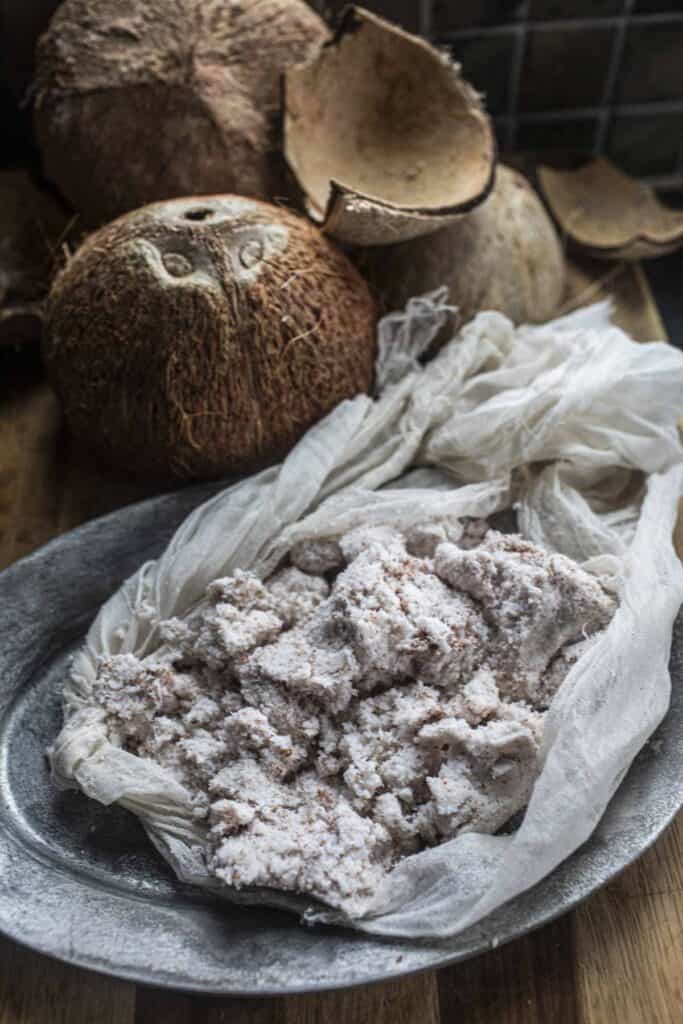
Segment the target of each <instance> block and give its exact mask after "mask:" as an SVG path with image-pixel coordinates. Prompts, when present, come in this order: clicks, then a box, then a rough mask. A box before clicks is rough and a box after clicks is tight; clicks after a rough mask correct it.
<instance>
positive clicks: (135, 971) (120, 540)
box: [0, 485, 683, 995]
mask: <svg viewBox="0 0 683 1024" xmlns="http://www.w3.org/2000/svg"><path fill="white" fill-rule="evenodd" d="M217 489H218V486H217V485H214V486H212V487H210V488H207V487H203V488H193V489H191V490H185V491H181V492H178V493H177V494H171V495H167V496H165V497H162V498H155V499H153V500H151V501H147V502H144V503H142V504H140V505H134V506H132V507H130V508H127V509H123V510H121V511H120V512H115V513H113V514H112V515H110V516H107V517H105V518H104V519H99V520H96V521H94V522H92V523H89V524H87V525H86V526H83V527H81V528H80V529H78V530H74V531H73V532H72V533H70V534H67V535H66V536H64V537H61V538H59V539H58V540H56V541H53V542H52V543H51V544H49V545H47V547H45V548H43V549H42V550H40V551H38V552H36V553H35V554H34V555H31V556H30V557H29V558H26V559H24V560H23V561H21V562H18V563H16V564H15V565H14V566H12V567H10V568H9V569H8V570H6V571H5V572H4V573H2V574H0V931H1V932H4V933H5V934H6V935H8V936H9V937H11V938H12V939H15V940H16V941H18V942H21V943H24V944H25V945H27V946H30V947H32V948H33V949H36V950H38V951H39V952H42V953H47V954H49V955H51V956H55V957H58V958H59V959H61V960H65V961H67V962H69V963H72V964H77V965H79V966H81V967H87V968H91V969H93V970H96V971H101V972H104V973H106V974H111V975H115V976H117V977H120V978H126V979H129V980H131V981H136V982H142V983H147V984H153V985H159V986H164V987H167V988H176V989H183V990H186V991H197V992H204V993H214V994H216V993H220V994H231V995H257V994H258V995H266V994H276V993H277V994H280V993H293V992H307V991H312V990H319V989H327V988H337V987H341V986H345V985H353V984H360V983H363V982H370V981H377V980H380V979H382V978H389V977H395V976H397V975H401V974H407V973H410V972H412V971H418V970H422V969H425V968H428V967H439V966H443V965H445V964H447V963H451V962H454V961H457V960H463V959H465V958H467V957H470V956H474V955H475V954H477V953H481V952H483V951H484V950H486V949H488V948H490V947H491V946H496V945H499V944H501V943H504V942H508V941H510V940H511V939H514V938H516V937H518V936H520V935H523V934H524V933H526V932H528V931H530V930H531V929H533V928H537V927H539V926H540V925H542V924H545V923H546V922H548V921H550V920H552V919H553V918H555V917H557V916H558V915H559V914H562V913H564V912H566V911H567V910H569V909H570V908H571V907H573V906H574V905H575V904H576V903H578V902H579V901H580V900H582V899H584V898H585V897H586V896H588V895H589V894H590V893H591V892H593V891H594V890H595V889H597V888H598V887H599V886H601V885H603V884H604V883H605V882H607V881H608V880H609V879H610V878H612V877H613V876H614V875H616V874H617V873H618V872H619V871H621V870H622V869H623V868H624V867H626V866H627V865H628V864H629V863H630V862H631V861H633V860H634V859H635V858H636V857H637V856H638V855H639V854H640V853H642V852H643V850H645V849H646V848H647V847H648V846H649V845H650V844H651V843H652V842H653V841H654V840H655V839H656V838H657V836H658V835H659V834H660V833H661V832H662V830H663V829H664V828H665V827H666V825H668V824H669V822H670V821H671V820H672V818H673V817H674V815H675V814H676V812H677V811H678V810H679V808H680V806H681V804H682V803H683V782H682V780H683V616H679V619H678V622H677V623H676V629H675V633H674V644H673V653H672V659H671V671H672V679H673V701H672V705H671V709H670V711H669V713H668V715H667V717H666V719H665V720H664V722H663V723H662V725H661V726H660V728H659V730H658V732H657V734H656V735H655V737H653V740H651V741H650V743H649V744H647V746H646V747H645V748H644V749H643V751H642V752H641V753H640V755H639V756H638V758H637V759H636V761H635V762H634V764H633V766H632V768H631V771H630V772H629V774H628V775H627V777H626V779H625V780H624V782H623V783H622V785H621V787H620V789H619V791H618V793H617V794H616V796H615V798H614V800H613V801H612V803H611V805H610V807H609V808H608V810H607V813H606V814H605V816H604V818H603V820H602V821H601V823H600V825H599V826H598V828H597V830H596V832H595V833H594V834H593V836H592V837H591V839H590V840H589V841H588V842H587V843H586V844H585V845H584V846H583V847H581V849H580V850H578V851H577V852H576V853H575V854H574V855H573V856H572V857H570V858H569V859H568V860H567V861H565V862H564V864H562V865H561V866H560V867H559V868H558V869H557V870H556V871H555V872H554V873H553V874H552V875H551V876H549V877H548V878H547V879H545V880H544V881H543V882H542V883H540V884H539V885H537V886H535V887H534V888H533V889H532V890H530V891H529V892H527V893H525V894H523V895H522V896H520V897H518V898H517V899H515V900H514V901H512V902H511V903H509V904H507V905H506V906H504V907H502V908H500V909H499V910H498V911H497V912H496V913H494V914H492V915H491V916H490V917H489V918H487V919H486V920H485V921H483V922H481V923H480V924H478V925H476V926H475V927H473V928H470V929H468V930H467V931H466V932H463V933H462V934H460V935H458V936H457V937H456V938H454V939H450V940H448V941H446V942H440V943H433V942H432V943H428V942H414V941H413V942H400V941H394V940H391V941H387V940H383V939H377V938H371V937H370V938H369V937H365V936H361V935H358V934H356V933H354V932H352V931H344V930H341V929H331V928H314V929H312V928H308V927H304V926H302V925H300V924H299V923H298V921H297V919H296V918H295V917H294V916H293V915H289V914H287V913H285V912H284V911H275V910H266V909H262V908H244V907H236V906H233V905H230V904H228V903H223V902H222V901H220V902H217V901H215V900H212V899H211V898H209V897H207V896H206V895H204V894H203V893H201V892H200V891H198V890H194V889H192V888H190V887H188V886H185V885H182V884H181V883H179V882H178V881H176V879H175V878H174V876H173V875H172V873H171V871H170V869H169V868H168V867H167V866H166V864H165V863H164V862H163V861H162V860H161V858H160V856H159V855H158V854H157V853H156V852H155V850H154V849H153V848H152V846H151V844H150V843H149V842H148V840H147V839H146V837H145V835H144V833H143V831H142V828H141V827H140V825H139V824H138V822H137V821H136V819H135V818H134V817H133V816H132V815H130V814H128V813H127V812H126V811H123V810H121V809H118V808H104V807H100V806H99V805H98V804H95V803H94V802H92V801H89V800H88V799H87V798H86V797H85V796H83V795H82V794H80V793H76V792H67V793H63V792H59V791H57V790H56V789H55V788H54V787H53V785H52V783H51V781H50V777H49V774H48V769H47V764H46V760H45V756H44V751H45V748H46V747H47V746H48V744H49V743H50V741H51V740H52V739H53V737H54V736H55V735H56V733H57V731H58V729H59V725H60V688H61V685H62V681H63V678H64V673H65V671H66V668H67V664H68V659H69V656H70V654H71V652H72V651H74V650H75V648H76V647H77V646H78V645H79V644H80V643H81V641H82V639H83V636H84V634H85V631H86V629H87V627H88V625H89V623H90V621H91V620H92V618H93V617H94V615H95V613H96V612H97V610H98V608H99V606H100V605H101V604H102V603H103V601H105V600H106V598H107V597H108V596H109V595H110V594H111V593H112V592H113V591H114V590H115V589H116V588H117V587H118V586H119V584H120V583H121V582H122V581H123V580H124V579H125V578H126V577H127V576H129V575H130V574H131V573H132V572H134V571H135V569H137V567H138V566H139V564H140V563H141V562H143V561H144V560H146V559H148V558H153V557H155V556H156V555H157V554H159V553H160V552H161V551H162V549H163V548H164V546H165V544H166V542H167V541H168V539H169V538H170V536H171V534H172V532H173V530H174V529H175V527H176V526H177V525H178V524H179V523H180V522H181V520H182V519H183V518H184V517H185V516H186V515H187V514H188V512H189V511H190V510H191V509H192V508H193V507H194V506H195V505H197V504H198V503H199V502H200V501H203V500H204V499H205V498H207V497H209V496H210V495H211V494H213V493H215V491H216V490H217Z"/></svg>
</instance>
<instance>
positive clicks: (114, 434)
mask: <svg viewBox="0 0 683 1024" xmlns="http://www.w3.org/2000/svg"><path fill="white" fill-rule="evenodd" d="M375 323H376V306H375V302H374V300H373V298H372V297H371V294H370V291H369V289H368V287H367V285H366V284H365V282H364V281H363V279H362V278H361V276H360V275H359V274H358V272H357V271H356V269H355V268H354V267H353V265H352V264H351V263H350V262H349V260H348V259H347V258H346V256H344V254H343V253H341V252H340V251H339V250H338V249H337V248H336V247H334V246H333V245H332V243H330V242H329V241H328V240H327V239H326V238H324V237H323V235H322V234H321V233H320V232H319V231H318V229H317V228H315V227H313V226H312V225H311V224H309V223H308V222H307V221H305V220H304V219H303V218H302V217H299V216H296V215H295V214H292V213H290V212H287V211H285V210H282V209H280V208H277V207H274V206H271V205H269V204H266V203H261V202H258V201H255V200H250V199H245V198H243V197H238V196H208V197H207V196H204V197H200V198H186V199H177V200H169V201H167V202H162V203H157V204H152V205H150V206H147V207H143V208H142V209H140V210H137V211H134V212H133V213H130V214H127V215H124V216H123V217H121V218H119V219H118V220H117V221H114V222H113V223H112V224H109V225H107V226H106V227H104V228H101V229H100V230H99V231H97V232H95V233H94V234H92V235H90V236H89V238H88V239H87V240H86V241H85V243H84V244H83V245H82V247H81V248H80V249H79V250H78V251H77V253H76V254H75V256H74V257H73V258H72V259H71V260H70V261H69V262H68V263H67V265H66V267H65V268H64V269H63V270H62V271H61V273H60V274H59V276H58V277H57V278H56V280H55V283H54V285H53V287H52V290H51V293H50V297H49V301H48V306H47V320H46V332H45V333H46V337H45V344H44V352H45V360H46V365H47V369H48V373H49V376H50V379H51V380H52V382H53V384H54V386H55V388H56V390H57V392H58V394H59V396H60V397H61V399H62V402H63V405H64V410H65V414H66V420H67V423H68V424H69V426H70V429H71V431H72V432H73V433H74V434H75V435H76V437H77V438H79V439H81V440H82V441H83V442H84V443H86V444H87V445H88V446H89V447H90V448H91V449H93V450H94V451H95V452H96V453H97V454H98V455H99V456H101V457H102V458H104V459H106V460H107V461H109V462H112V463H115V464H117V465H118V466H120V467H122V468H124V469H126V470H128V471H129V472H132V473H134V474H136V475H138V476H146V477H159V478H162V477H163V478H165V477H168V476H175V477H180V478H185V479H189V478H211V477H218V476H221V475H223V474H226V473H230V472H240V473H242V472H245V471H248V470H251V469H253V468H254V467H257V466H261V465H263V464H266V463H268V462H272V461H275V460H277V459H278V458H280V457H282V456H283V455H284V454H285V453H286V452H287V451H288V450H289V449H290V448H291V447H292V445H293V444H294V443H295V442H296V441H297V440H298V439H299V438H300V437H301V436H302V434H304V433H305V431H306V430H307V429H308V428H309V427H310V426H311V425H312V424H313V423H315V422H316V421H317V420H318V419H320V417H321V416H323V415H325V414H326V413H327V412H329V410H330V409H332V408H333V407H334V406H335V405H337V404H338V403H339V402H340V401H342V400H343V399H345V398H349V397H351V396H353V395H355V394H357V393H358V392H362V391H367V390H368V389H369V387H370V385H371V382H372V373H373V362H374V357H375Z"/></svg>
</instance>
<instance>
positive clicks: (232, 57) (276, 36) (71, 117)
mask: <svg viewBox="0 0 683 1024" xmlns="http://www.w3.org/2000/svg"><path fill="white" fill-rule="evenodd" d="M326 36H327V30H326V28H325V25H324V23H323V21H322V20H321V18H319V17H318V15H317V14H316V13H315V12H314V11H312V10H311V9H310V7H309V6H308V5H307V4H306V3H305V2H304V0H98V2H97V3H92V2H91V0H64V2H63V3H62V4H61V6H60V7H59V8H58V10H57V11H56V13H55V15H54V17H53V18H52V20H51V22H50V26H49V28H48V30H47V32H46V33H45V34H44V35H43V36H42V37H41V39H40V41H39V43H38V47H37V51H36V78H35V96H36V100H35V128H36V135H37V139H38V144H39V147H40V150H41V154H42V158H43V163H44V167H45V171H46V173H47V175H48V177H50V178H52V179H53V180H54V181H55V183H56V184H57V185H58V187H59V188H60V189H61V191H62V193H63V194H64V196H65V197H66V198H67V199H68V200H69V202H70V203H71V204H72V205H73V206H74V208H75V209H77V210H79V211H80V212H81V213H82V214H83V215H84V217H85V219H86V220H87V221H88V222H89V223H91V224H99V223H102V222H103V221H106V220H110V219H111V218H113V217H116V216H118V215H119V214H121V213H123V212H125V211H126V210H132V209H134V208H135V207H137V206H141V205H142V204H144V203H149V202H152V201H154V200H157V199H165V198H169V197H172V196H182V195H197V194H201V193H210V192H237V193H239V194H241V195H251V196H258V197H262V198H272V197H274V196H277V195H282V194H283V192H287V190H288V188H289V186H288V184H287V182H286V179H285V165H284V160H283V159H282V157H281V155H280V138H279V133H280V127H279V123H278V122H279V110H280V76H281V74H282V72H283V71H284V69H285V68H286V67H287V65H289V64H291V63H296V62H297V61H300V60H303V59H304V58H305V57H307V56H308V55H309V53H310V52H311V51H312V48H313V47H314V46H315V45H316V44H318V43H320V42H321V41H322V40H323V39H325V38H326Z"/></svg>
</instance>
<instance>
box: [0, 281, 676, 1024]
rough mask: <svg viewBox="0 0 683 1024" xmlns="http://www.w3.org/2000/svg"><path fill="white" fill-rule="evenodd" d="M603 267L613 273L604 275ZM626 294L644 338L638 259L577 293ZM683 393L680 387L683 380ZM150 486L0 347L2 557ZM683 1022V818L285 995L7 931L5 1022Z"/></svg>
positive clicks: (654, 323) (623, 302)
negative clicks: (550, 907) (123, 976)
mask: <svg viewBox="0 0 683 1024" xmlns="http://www.w3.org/2000/svg"><path fill="white" fill-rule="evenodd" d="M601 280H602V283H601ZM605 289H607V290H608V291H611V292H612V293H613V294H614V295H615V296H616V299H617V318H618V321H619V322H620V323H621V324H622V326H624V327H625V328H626V329H628V330H629V331H630V333H631V334H632V335H633V336H634V337H636V338H638V339H639V340H641V341H646V340H652V339H653V338H662V337H664V336H665V334H664V329H663V327H662V324H661V321H660V319H659V316H658V314H657V311H656V309H655V307H654V305H653V303H652V300H651V296H650V293H649V290H648V287H647V284H646V282H645V278H644V276H643V274H642V271H641V270H640V268H639V267H626V266H621V267H615V266H610V265H609V264H593V265H589V264H584V265H583V266H582V267H581V268H578V267H574V268H573V270H572V275H571V291H570V294H571V299H570V300H568V305H569V306H571V305H572V304H575V303H576V302H577V297H579V298H580V299H581V300H583V301H591V300H593V299H595V298H600V297H601V296H602V295H603V294H604V291H605ZM682 401H683V396H682ZM150 493H151V492H150V490H149V488H145V487H143V486H141V485H139V484H131V483H130V482H126V481H123V480H120V479H116V478H114V477H113V476H112V474H110V473H104V472H102V471H101V470H100V469H98V467H96V466H93V465H92V464H89V463H88V462H87V461H86V460H85V459H84V458H83V457H82V456H81V455H80V454H79V453H78V452H77V451H76V450H75V448H74V446H73V445H72V444H71V443H70V441H69V440H68V438H66V437H65V436H64V434H63V431H62V430H61V426H60V420H59V414H58V409H57V406H56V403H55V400H54V399H53V397H52V396H51V394H50V392H49V390H48V389H47V387H46V385H45V384H44V382H43V380H42V375H41V372H40V366H39V362H38V360H37V358H35V357H31V356H30V355H26V354H24V355H22V354H20V353H19V354H17V353H8V352H3V353H0V568H2V567H4V566H5V565H8V564H9V563H10V562H12V561H14V560H15V559H17V558H20V557H21V556H22V555H25V554H27V553H28V552H29V551H31V550H32V549H34V548H36V547H37V546H38V545H40V544H43V543H44V542H45V541H47V540H48V539H49V538H50V537H53V536H55V535H56V534H57V533H60V532H63V531H65V530H68V529H70V528H71V527H73V526H76V525H77V524H78V523H81V522H83V521H84V520H86V519H89V518H92V517H93V516H96V515H99V514H101V513H103V512H106V511H109V510H110V509H113V508H115V507H118V506H120V505H124V504H127V503H128V502H131V501H134V500H137V499H139V498H142V497H146V496H148V495H149V494H150ZM456 1021H457V1022H464V1024H612V1022H618V1024H669V1022H670V1024H681V1022H683V819H682V818H680V817H679V819H678V822H677V823H676V824H674V825H673V826H672V827H671V828H670V829H669V830H668V831H667V833H666V834H665V835H664V836H663V837H662V838H661V839H660V840H659V842H658V843H657V844H656V845H655V846H654V847H653V848H652V849H651V850H650V851H649V852H648V853H646V854H645V855H644V856H643V857H642V858H641V860H640V861H638V863H637V864H635V865H634V866H633V867H632V868H630V869H629V870H628V871H626V872H624V874H623V875H621V877H620V878H618V879H617V880H616V881H614V882H613V883H612V884H610V885H608V886H606V887H605V888H604V889H602V890H601V891H600V892H599V893H597V894H596V895H595V896H593V897H591V898H590V899H589V900H587V901H586V902H585V903H584V904H583V905H582V906H580V907H579V908H578V909H577V910H575V911H574V912H573V913H571V914H569V915H567V916H565V917H563V918H561V919H560V920H559V921H557V922H555V923H554V924H551V925H549V926H547V927H546V928H543V929H542V930H540V931H538V932H536V933H535V934H533V935H530V936H528V937H526V938H524V939H520V940H518V941H516V942H513V943H511V944H509V945H508V946H505V947H502V948H500V949H497V950H496V951H494V952H491V953H487V954H486V955H485V956H481V957H478V958H477V959H475V960H471V961H469V962H467V963H464V964H461V965H459V966H456V967H452V968H447V969H445V970H442V971H439V972H434V971H432V972H427V973H425V974H421V975H419V976H417V977H413V978H407V979H405V980H403V981H398V982H395V983H391V984H386V985H375V986H370V987H363V988H357V989H352V990H348V991H343V992H339V993H331V994H328V995H314V996H301V997H295V998H288V999H261V1000H235V999H213V998H212V999H202V998H196V997H190V996H183V995H175V994H167V993H164V992H160V991H156V990H153V989H146V988H142V987H136V986H135V985H131V984H128V983H126V982H120V981H114V980H111V979H108V978H104V977H100V976H98V975H96V974H92V973H89V972H86V971H82V970H77V969H75V968H73V967H68V966H66V965H64V964H60V963H57V962H55V961H52V960H50V959H48V958H46V957H43V956H38V955H37V954H35V953H32V952H29V951H27V950H25V949H22V948H20V947H19V946H16V945H14V944H13V943H11V942H9V941H7V940H5V939H2V938H0V1024H227V1022H230V1024H318V1022H320V1024H447V1022H448V1024H451V1022H456Z"/></svg>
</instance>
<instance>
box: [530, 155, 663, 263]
mask: <svg viewBox="0 0 683 1024" xmlns="http://www.w3.org/2000/svg"><path fill="white" fill-rule="evenodd" d="M538 181H539V185H540V186H541V189H542V191H543V194H544V196H545V199H546V202H547V203H548V206H549V207H550V210H551V212H552V214H553V216H554V217H555V219H556V221H557V223H558V224H559V226H560V230H561V231H562V233H563V234H565V235H567V236H568V237H569V238H571V239H572V240H573V241H574V242H576V243H577V245H579V246H581V247H582V248H584V249H587V250H588V251H589V252H590V254H591V255H592V256H596V257H598V258H599V259H615V260H617V259H618V260H642V259H649V258H651V257H653V256H663V255H665V254H666V253H669V252H673V251H674V250H675V249H678V248H680V246H681V245H683V211H681V210H672V209H669V208H668V207H666V206H663V205H662V203H660V202H659V200H658V199H657V196H656V195H655V193H654V191H653V189H651V188H649V187H648V186H647V185H643V184H642V183H641V182H639V181H637V180H636V179H635V178H631V177H630V176H629V175H627V174H623V173H622V172H621V171H620V170H619V169H618V168H617V167H615V166H614V164H612V163H610V161H609V160H605V159H604V157H600V158H599V159H597V160H591V161H590V162H589V163H587V164H584V166H583V167H580V168H578V169H577V170H569V171H562V170H555V169H553V168H552V167H539V169H538Z"/></svg>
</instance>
